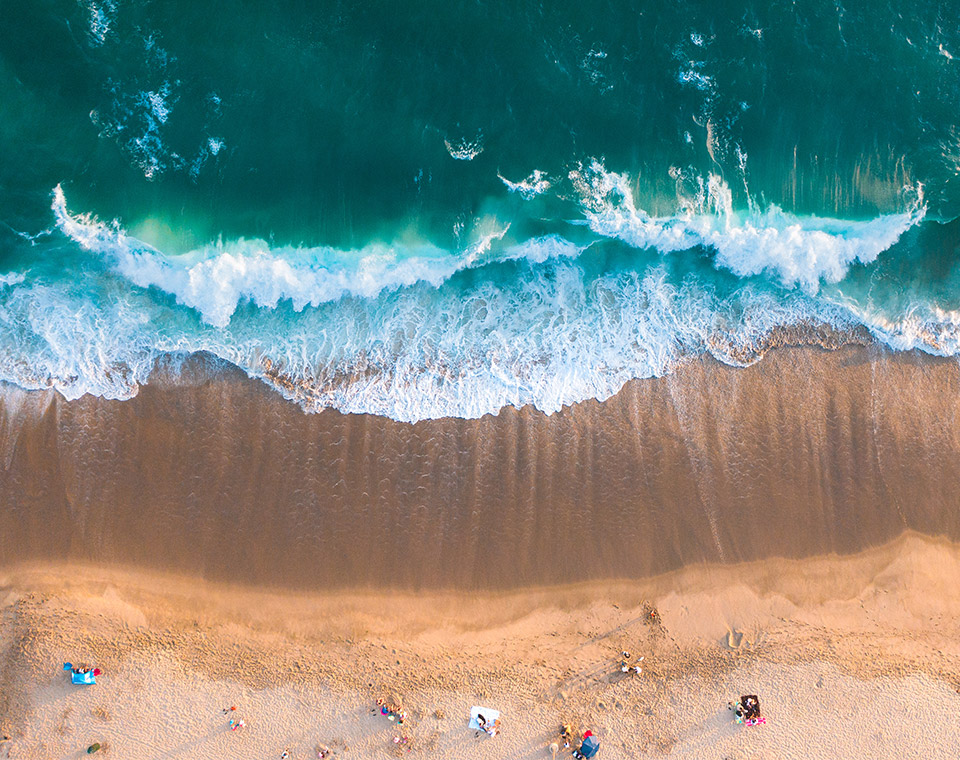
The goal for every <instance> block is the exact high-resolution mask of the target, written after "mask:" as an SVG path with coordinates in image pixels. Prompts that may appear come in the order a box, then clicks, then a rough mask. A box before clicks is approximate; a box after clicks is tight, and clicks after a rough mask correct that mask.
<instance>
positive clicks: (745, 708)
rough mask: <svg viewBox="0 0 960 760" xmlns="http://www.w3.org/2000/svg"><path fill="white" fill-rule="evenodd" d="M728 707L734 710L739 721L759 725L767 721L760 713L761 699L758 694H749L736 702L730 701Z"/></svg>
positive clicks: (749, 724)
mask: <svg viewBox="0 0 960 760" xmlns="http://www.w3.org/2000/svg"><path fill="white" fill-rule="evenodd" d="M727 709H729V710H733V714H734V716H735V719H736V721H737V723H741V724H745V725H747V726H759V725H761V724H763V723H766V722H767V721H766V720H765V719H764V717H763V716H762V715H761V714H760V699H759V697H757V695H756V694H747V695H746V696H743V697H740V699H738V700H737V701H736V702H728V703H727Z"/></svg>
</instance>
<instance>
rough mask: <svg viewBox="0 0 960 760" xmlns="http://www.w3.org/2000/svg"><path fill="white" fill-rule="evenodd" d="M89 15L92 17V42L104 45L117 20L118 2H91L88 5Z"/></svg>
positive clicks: (103, 0)
mask: <svg viewBox="0 0 960 760" xmlns="http://www.w3.org/2000/svg"><path fill="white" fill-rule="evenodd" d="M87 13H88V14H89V15H90V25H89V32H90V41H91V43H92V44H94V45H98V46H99V45H102V44H103V43H104V42H106V40H107V34H108V33H109V32H110V28H111V27H112V26H113V23H114V21H115V20H116V16H117V3H116V0H102V2H90V3H88V4H87Z"/></svg>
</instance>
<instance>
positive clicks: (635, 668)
mask: <svg viewBox="0 0 960 760" xmlns="http://www.w3.org/2000/svg"><path fill="white" fill-rule="evenodd" d="M630 659H631V657H630V653H629V652H628V651H626V650H624V651H622V652H621V653H620V672H621V673H624V674H627V675H635V676H639V675H641V674H642V673H643V668H641V667H640V663H641V662H643V657H642V656H640V657H638V658H637V659H636V660H635V661H634V662H633V664H632V665H631V664H630Z"/></svg>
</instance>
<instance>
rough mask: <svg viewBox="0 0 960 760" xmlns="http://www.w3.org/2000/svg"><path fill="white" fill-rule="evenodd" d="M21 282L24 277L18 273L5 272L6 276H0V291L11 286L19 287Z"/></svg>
mask: <svg viewBox="0 0 960 760" xmlns="http://www.w3.org/2000/svg"><path fill="white" fill-rule="evenodd" d="M23 281H24V276H23V274H21V273H20V272H7V273H6V274H0V290H2V289H3V288H8V287H11V286H13V285H19V284H20V283H21V282H23Z"/></svg>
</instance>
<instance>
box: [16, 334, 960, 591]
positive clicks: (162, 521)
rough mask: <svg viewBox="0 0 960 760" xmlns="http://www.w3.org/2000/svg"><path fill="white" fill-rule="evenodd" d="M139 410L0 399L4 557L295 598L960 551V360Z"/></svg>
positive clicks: (869, 351) (162, 400) (813, 357)
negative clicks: (508, 397) (371, 406)
mask: <svg viewBox="0 0 960 760" xmlns="http://www.w3.org/2000/svg"><path fill="white" fill-rule="evenodd" d="M193 375H194V379H195V381H194V382H193V384H184V383H182V382H181V383H180V384H177V385H170V384H164V383H162V382H160V381H159V379H158V382H157V383H156V384H154V385H148V386H146V387H144V388H143V389H142V390H141V392H140V395H139V396H138V397H137V398H135V399H133V400H130V401H123V402H118V401H109V400H105V399H102V398H94V397H84V398H82V399H80V400H78V401H76V402H65V401H64V400H63V399H62V398H60V397H58V396H56V395H55V394H53V393H52V392H49V393H24V392H22V391H18V390H15V389H12V388H9V387H8V388H7V389H6V390H5V391H4V402H3V404H2V406H0V462H2V463H4V464H5V465H6V467H5V469H3V470H2V471H0V520H2V521H3V524H4V525H5V530H4V531H3V532H2V534H0V562H2V564H5V565H8V564H10V563H12V562H21V561H35V560H41V561H43V560H48V559H51V558H53V559H55V560H56V561H58V562H61V561H80V562H97V563H121V564H132V565H136V566H138V567H144V568H151V569H156V570H166V571H174V572H185V573H190V574H193V575H198V576H202V577H205V578H208V579H210V580H220V581H223V580H233V581H237V582H245V583H257V584H261V585H274V586H284V587H287V588H298V589H319V590H330V589H333V588H383V587H384V586H390V587H393V588H458V589H490V588H498V589H503V588H518V587H525V586H531V585H542V584H549V585H553V584H563V583H571V582H580V581H585V580H592V579H601V578H639V577H646V576H650V575H654V574H657V573H662V572H666V571H669V570H672V569H676V568H678V567H682V566H684V565H686V564H689V563H697V562H740V561H750V560H754V559H759V558H762V557H776V556H779V557H804V556H812V555H818V554H827V553H831V552H837V553H841V554H843V553H850V552H855V551H858V550H860V549H862V548H866V547H870V546H875V545H878V544H880V543H883V542H885V541H890V540H892V539H894V538H895V537H897V536H898V535H900V534H901V533H902V532H903V531H905V530H907V529H910V530H915V531H918V532H921V533H925V534H928V535H943V536H946V537H949V538H952V539H960V510H958V509H957V508H956V505H957V484H958V483H960V458H958V457H957V456H956V454H957V452H958V451H960V425H958V424H957V419H958V413H960V368H958V365H957V362H955V361H953V360H949V359H936V358H931V357H927V356H920V355H917V354H891V353H889V352H885V351H882V350H880V349H877V348H874V347H858V346H850V347H846V348H842V349H840V350H837V351H832V352H829V351H822V350H817V349H787V350H778V351H774V352H772V353H771V354H770V355H768V356H767V358H766V359H765V360H764V361H763V362H761V363H759V364H757V365H755V366H753V367H749V368H746V369H735V368H731V367H728V366H725V365H721V364H719V363H716V362H714V361H712V360H703V361H692V362H690V363H689V364H687V365H685V366H683V367H681V368H680V370H678V371H677V373H676V374H674V375H671V376H669V377H667V378H664V379H661V380H646V381H638V382H633V383H630V384H628V385H627V386H626V387H625V388H624V389H623V390H622V391H621V392H620V393H619V394H618V395H617V396H615V397H613V398H611V399H609V400H607V401H606V402H604V403H597V402H585V403H583V404H579V405H576V406H574V407H572V408H569V409H566V410H564V411H562V412H560V413H558V414H555V415H552V416H549V417H548V416H545V415H543V414H540V413H538V412H536V411H535V410H532V409H529V408H524V409H521V410H515V409H505V410H503V411H502V412H501V413H500V414H499V415H497V416H496V417H493V416H487V417H483V418H481V419H479V420H462V419H449V418H447V419H441V420H435V421H425V422H420V423H417V424H415V425H410V424H405V423H398V422H394V421H391V420H388V419H385V418H380V417H372V416H363V415H360V416H355V415H342V414H339V413H336V412H332V411H328V412H323V413H320V414H314V415H306V414H304V413H303V412H302V411H301V410H300V409H299V408H298V407H296V406H295V405H293V404H291V403H288V402H285V401H283V400H282V399H281V398H279V397H278V396H277V395H276V394H275V393H274V392H272V391H270V390H269V389H268V388H267V387H266V386H265V385H263V384H261V383H259V382H256V381H253V380H249V379H247V378H245V377H244V376H242V375H240V373H238V372H230V371H226V370H225V371H218V372H211V371H210V370H209V369H208V368H207V367H205V366H203V363H199V365H198V366H197V367H196V369H195V370H194V372H193Z"/></svg>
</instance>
